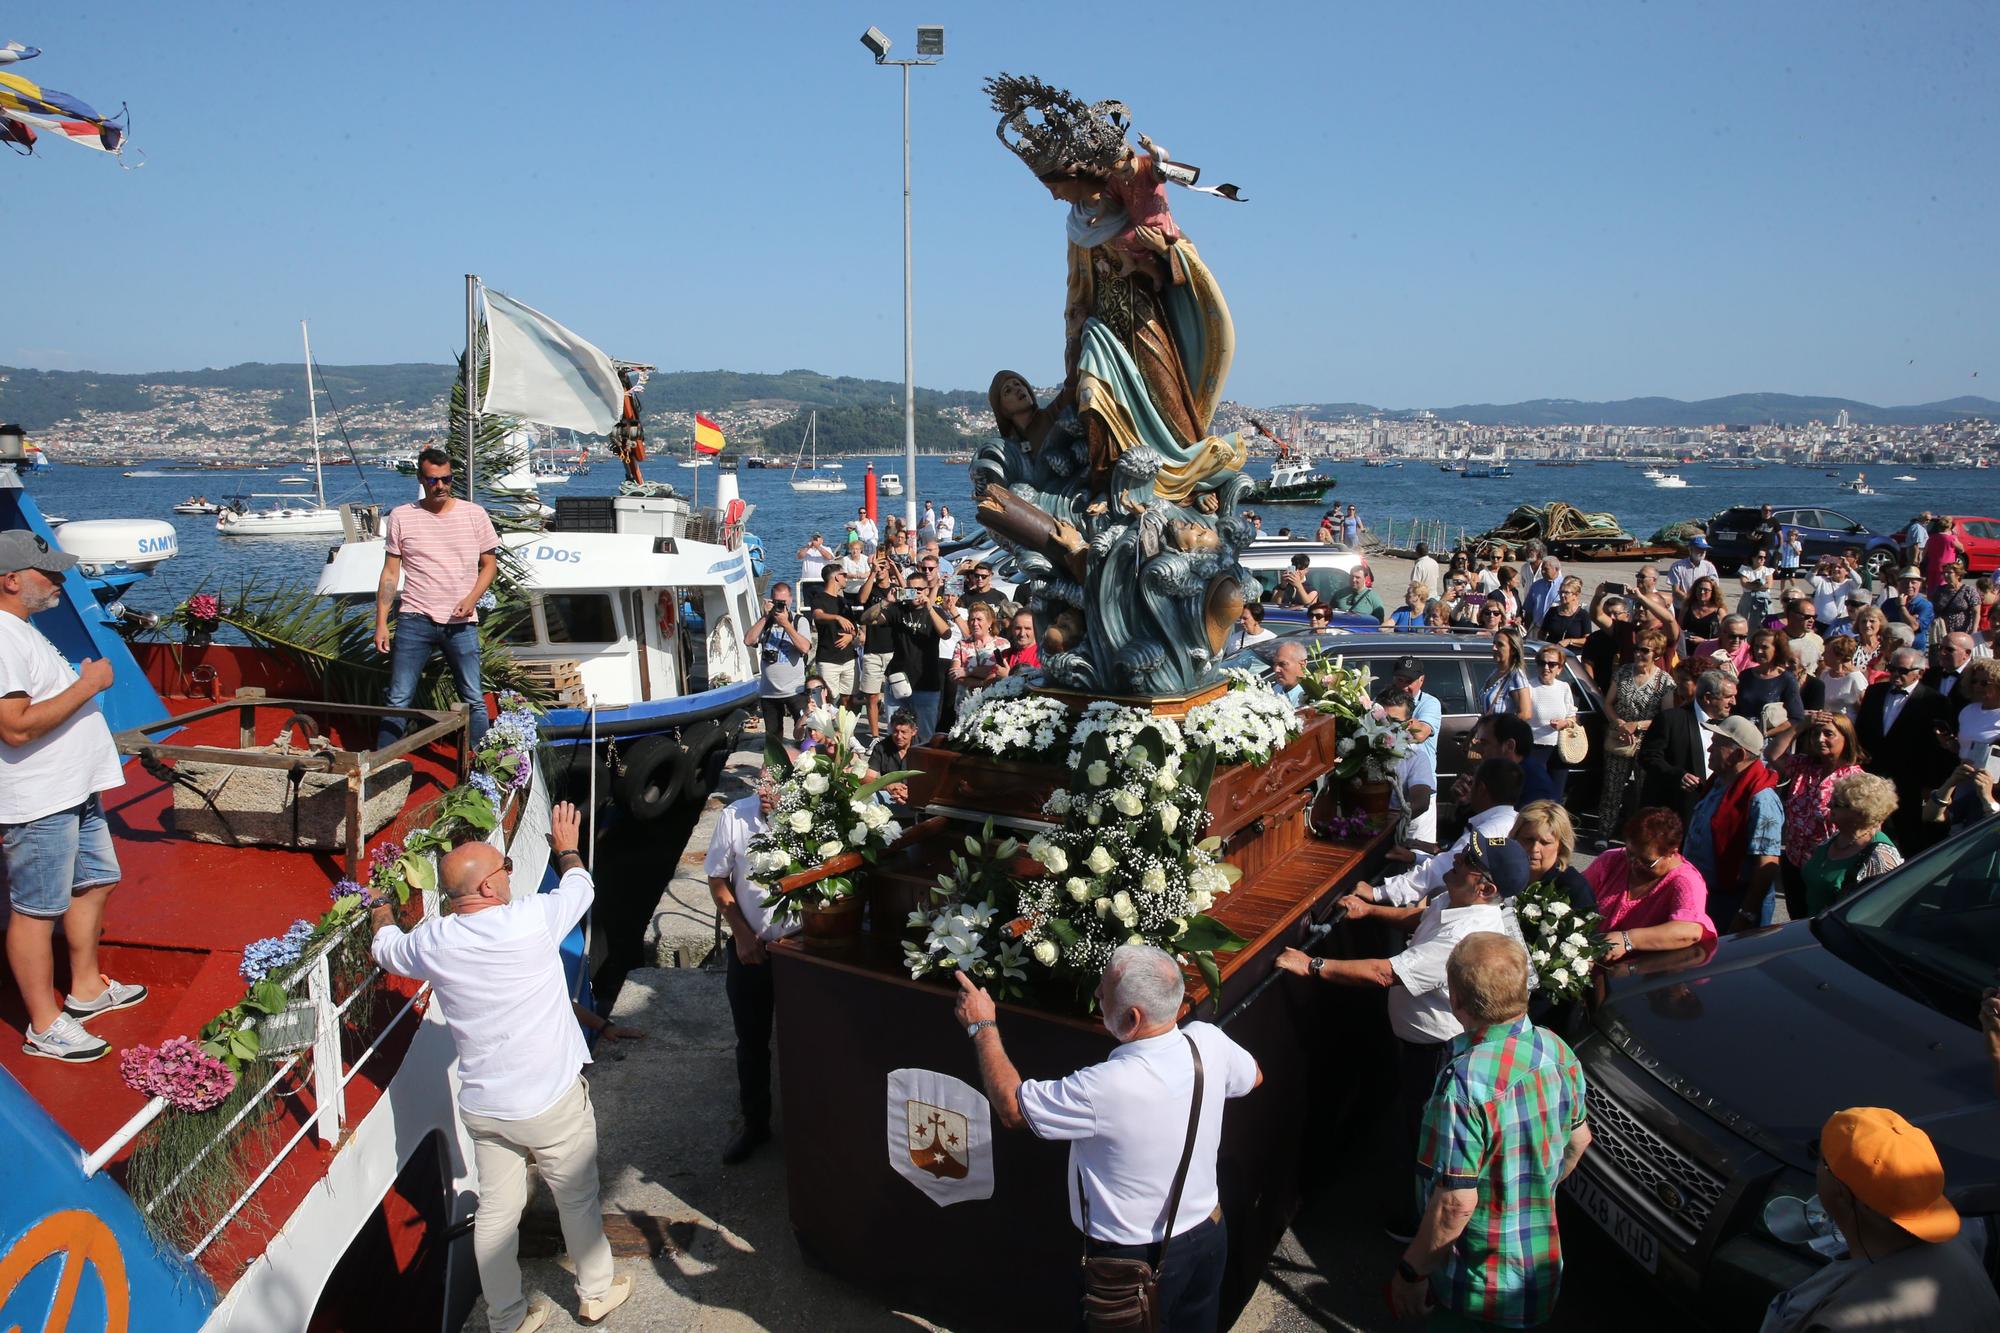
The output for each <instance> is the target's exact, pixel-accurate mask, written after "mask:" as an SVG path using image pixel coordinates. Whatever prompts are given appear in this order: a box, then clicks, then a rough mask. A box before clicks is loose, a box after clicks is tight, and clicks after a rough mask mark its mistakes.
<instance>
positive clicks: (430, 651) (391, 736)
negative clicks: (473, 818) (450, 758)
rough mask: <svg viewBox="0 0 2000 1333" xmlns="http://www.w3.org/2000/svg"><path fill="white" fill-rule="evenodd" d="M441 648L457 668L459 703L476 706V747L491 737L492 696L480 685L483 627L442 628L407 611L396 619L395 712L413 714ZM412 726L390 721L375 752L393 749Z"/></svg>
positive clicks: (391, 678) (392, 678)
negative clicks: (489, 700) (411, 710)
mask: <svg viewBox="0 0 2000 1333" xmlns="http://www.w3.org/2000/svg"><path fill="white" fill-rule="evenodd" d="M439 648H442V649H444V660H445V662H446V663H447V664H449V665H450V667H451V678H452V681H453V683H455V684H456V685H457V686H458V697H459V698H461V699H463V700H465V702H466V703H468V704H470V705H471V706H472V743H473V745H475V746H477V745H478V744H479V738H480V737H481V736H484V735H485V734H486V691H485V690H484V689H483V688H482V687H481V686H480V684H479V626H477V625H475V624H473V623H472V622H471V621H469V620H468V621H466V622H465V623H463V624H459V625H440V624H438V623H437V621H435V620H432V619H431V618H430V617H429V616H425V615H418V614H417V613H415V612H413V611H404V612H401V613H400V614H398V615H397V617H396V638H395V640H394V641H393V642H392V643H390V645H389V707H391V708H407V707H409V706H410V700H412V699H414V698H416V697H417V680H418V678H419V677H421V676H422V675H423V674H424V668H425V667H427V666H429V665H430V662H431V658H432V657H434V656H436V654H437V651H438V649H439ZM407 724H408V720H407V719H405V718H400V717H385V718H383V719H382V726H381V729H380V730H378V731H377V732H376V733H375V748H376V749H378V750H379V749H381V748H382V747H383V746H385V745H393V744H394V743H395V742H396V741H397V740H398V739H399V738H400V737H401V736H402V734H403V732H404V730H405V728H406V726H407Z"/></svg>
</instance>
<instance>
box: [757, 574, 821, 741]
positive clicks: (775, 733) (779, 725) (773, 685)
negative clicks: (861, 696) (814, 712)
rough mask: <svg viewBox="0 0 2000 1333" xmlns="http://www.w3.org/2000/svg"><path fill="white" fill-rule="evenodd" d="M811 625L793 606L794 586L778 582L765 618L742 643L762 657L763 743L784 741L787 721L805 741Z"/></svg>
mask: <svg viewBox="0 0 2000 1333" xmlns="http://www.w3.org/2000/svg"><path fill="white" fill-rule="evenodd" d="M811 629H812V621H811V620H809V619H807V618H806V617H805V616H803V615H800V614H799V612H798V608H797V607H795V606H793V605H792V585H791V584H789V583H773V584H772V585H771V591H770V595H769V596H767V597H765V598H764V614H763V615H761V616H759V617H757V623H756V624H754V625H752V626H751V627H750V632H749V633H748V634H746V635H744V636H743V642H744V643H745V644H746V645H748V646H749V647H750V648H752V649H754V650H755V651H756V653H757V661H758V677H757V706H758V708H759V710H760V711H761V712H762V713H763V715H764V738H765V740H766V741H767V742H768V741H782V740H783V739H784V738H785V719H786V718H787V717H789V718H791V719H792V736H793V738H794V739H796V740H803V739H804V733H803V732H802V731H801V730H800V729H799V727H800V723H802V722H803V721H804V719H805V712H806V654H807V653H809V652H811V651H812V645H813V641H812V634H811V632H810V631H811Z"/></svg>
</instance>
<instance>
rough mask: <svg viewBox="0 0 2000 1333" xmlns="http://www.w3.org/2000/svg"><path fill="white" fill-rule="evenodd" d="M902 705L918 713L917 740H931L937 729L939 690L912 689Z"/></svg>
mask: <svg viewBox="0 0 2000 1333" xmlns="http://www.w3.org/2000/svg"><path fill="white" fill-rule="evenodd" d="M901 707H904V708H907V709H909V710H910V711H911V712H912V713H915V714H916V715H917V740H918V741H919V742H925V741H929V740H930V738H931V736H932V734H933V733H935V732H936V731H937V720H938V691H936V690H915V691H912V692H911V694H910V697H909V699H908V700H906V701H905V702H904V703H903V704H902V705H901ZM884 729H885V730H886V729H887V728H886V727H885V728H884Z"/></svg>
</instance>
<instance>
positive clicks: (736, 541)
mask: <svg viewBox="0 0 2000 1333" xmlns="http://www.w3.org/2000/svg"><path fill="white" fill-rule="evenodd" d="M744 526H745V524H744V522H743V520H742V519H740V518H739V519H736V520H734V521H731V520H730V519H729V518H728V517H727V516H726V515H724V514H723V513H722V512H721V511H719V510H715V509H700V510H696V511H695V512H694V513H691V514H689V515H688V516H687V520H686V523H685V525H684V526H683V527H682V529H681V530H682V532H684V533H685V534H686V536H687V539H688V540H689V541H692V542H707V543H708V544H709V545H711V546H724V547H727V548H729V549H730V550H732V551H733V550H735V549H736V548H737V547H739V546H741V545H742V544H743V529H744Z"/></svg>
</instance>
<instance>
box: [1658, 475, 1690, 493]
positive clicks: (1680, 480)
mask: <svg viewBox="0 0 2000 1333" xmlns="http://www.w3.org/2000/svg"><path fill="white" fill-rule="evenodd" d="M1653 484H1654V485H1655V486H1658V487H1659V488H1660V489H1661V490H1667V491H1680V490H1686V489H1687V479H1686V478H1685V477H1683V476H1681V474H1680V473H1678V472H1662V473H1660V474H1659V475H1658V476H1656V477H1654V478H1653Z"/></svg>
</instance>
